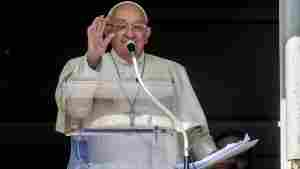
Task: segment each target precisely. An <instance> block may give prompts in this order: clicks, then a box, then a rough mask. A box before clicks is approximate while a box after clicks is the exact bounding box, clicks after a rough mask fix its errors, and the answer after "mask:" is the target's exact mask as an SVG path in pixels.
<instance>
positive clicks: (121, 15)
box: [112, 4, 146, 23]
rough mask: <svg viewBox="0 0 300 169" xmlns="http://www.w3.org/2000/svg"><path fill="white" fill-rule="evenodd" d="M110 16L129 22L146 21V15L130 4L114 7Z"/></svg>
mask: <svg viewBox="0 0 300 169" xmlns="http://www.w3.org/2000/svg"><path fill="white" fill-rule="evenodd" d="M112 18H113V19H114V20H117V21H118V20H119V21H127V22H129V23H137V22H138V23H146V16H145V15H144V13H143V11H141V9H139V8H138V7H137V6H135V5H132V4H123V5H120V6H118V7H116V8H115V9H114V10H113V12H112Z"/></svg>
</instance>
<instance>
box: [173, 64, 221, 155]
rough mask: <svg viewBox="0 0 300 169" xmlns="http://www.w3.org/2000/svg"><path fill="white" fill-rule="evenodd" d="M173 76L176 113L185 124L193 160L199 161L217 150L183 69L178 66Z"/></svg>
mask: <svg viewBox="0 0 300 169" xmlns="http://www.w3.org/2000/svg"><path fill="white" fill-rule="evenodd" d="M175 72H176V74H175V75H174V81H175V87H176V93H177V97H176V98H177V102H176V105H177V113H178V116H179V118H180V120H182V121H183V122H184V124H185V126H186V127H185V128H186V129H187V132H188V135H189V145H190V148H191V154H192V156H193V158H194V160H200V159H202V158H204V157H205V156H207V155H209V154H211V153H212V152H214V151H215V150H216V149H217V148H216V145H215V143H214V141H213V139H212V137H211V136H210V133H209V128H208V125H207V120H206V117H205V114H204V111H203V109H202V107H201V105H200V103H199V101H198V98H197V96H196V94H195V92H194V89H193V88H192V85H191V83H190V80H189V77H188V74H187V72H186V70H185V68H184V67H183V66H181V65H178V66H177V67H176V69H175Z"/></svg>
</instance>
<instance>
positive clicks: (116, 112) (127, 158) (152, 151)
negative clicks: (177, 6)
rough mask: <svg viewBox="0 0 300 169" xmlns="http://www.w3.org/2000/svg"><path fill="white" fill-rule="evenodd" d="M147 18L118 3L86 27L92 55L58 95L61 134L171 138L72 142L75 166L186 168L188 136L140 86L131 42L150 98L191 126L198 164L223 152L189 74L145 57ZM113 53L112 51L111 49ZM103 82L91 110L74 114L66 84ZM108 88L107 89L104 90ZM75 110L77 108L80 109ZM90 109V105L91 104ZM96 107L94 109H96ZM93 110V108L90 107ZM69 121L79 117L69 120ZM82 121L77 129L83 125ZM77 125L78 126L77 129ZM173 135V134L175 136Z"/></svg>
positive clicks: (68, 70) (70, 65)
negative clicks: (88, 131)
mask: <svg viewBox="0 0 300 169" xmlns="http://www.w3.org/2000/svg"><path fill="white" fill-rule="evenodd" d="M147 24H148V15H147V14H146V12H145V10H144V9H143V8H142V7H141V6H140V5H138V4H137V3H134V2H130V1H124V2H121V3H118V4H117V5H115V6H114V7H113V8H112V9H111V10H110V11H109V13H108V15H107V16H106V17H104V16H99V17H97V18H95V20H94V21H93V23H92V24H91V25H90V26H89V27H88V29H87V35H88V50H87V52H86V54H85V55H84V56H81V57H77V58H74V59H71V60H70V61H68V62H67V64H66V65H65V67H64V68H63V71H62V73H61V75H60V78H59V83H58V85H57V90H56V101H57V105H58V116H57V122H56V130H57V131H59V132H62V133H65V134H66V133H68V132H70V131H71V130H72V128H73V127H74V126H76V125H77V126H80V127H82V128H106V129H109V128H117V129H118V128H119V129H124V128H126V129H132V128H143V129H147V128H149V129H151V128H153V127H158V128H160V127H161V128H166V129H167V130H166V131H167V132H165V133H159V134H157V133H153V134H149V133H143V132H141V133H137V132H136V133H126V132H124V133H122V132H120V133H105V134H101V133H99V135H95V136H84V137H80V136H71V145H72V148H71V150H72V152H71V156H70V161H69V168H70V169H75V168H77V167H79V166H80V167H82V168H84V167H94V168H105V169H110V168H116V169H123V168H124V169H125V168H126V169H158V168H164V169H171V168H174V166H175V164H177V163H182V161H183V153H182V151H183V150H182V145H181V143H182V138H181V136H180V134H178V133H177V132H172V130H171V129H172V125H170V124H171V122H170V119H169V118H168V117H167V116H166V115H165V114H164V113H163V112H162V110H161V109H160V108H159V107H157V106H156V105H155V104H153V102H152V100H151V99H150V98H149V97H147V95H146V94H145V92H144V91H143V90H142V88H141V87H140V86H139V84H138V83H137V82H136V76H135V73H134V69H133V66H132V59H131V56H130V53H129V52H128V49H127V42H128V41H133V42H134V43H135V45H136V46H135V48H136V52H135V53H136V58H137V62H138V67H139V70H140V73H141V77H142V79H143V81H145V84H146V85H147V86H148V87H150V90H151V92H152V93H153V95H154V96H155V97H157V98H158V100H159V101H161V103H162V104H163V105H165V106H166V107H167V108H168V109H170V110H171V111H172V112H173V113H174V115H175V116H176V117H177V118H178V119H179V120H180V121H181V122H182V124H184V125H183V126H184V127H185V129H186V131H187V132H188V136H189V142H190V145H189V147H190V150H191V154H192V155H193V159H194V160H200V159H202V158H203V157H205V156H207V155H208V154H210V153H212V152H213V151H215V150H216V146H215V144H214V142H213V140H212V138H211V136H210V134H209V129H208V125H207V120H206V117H205V114H204V112H203V110H202V108H201V105H200V103H199V102H198V100H197V97H196V95H195V93H194V90H193V88H192V86H191V84H190V81H189V78H188V75H187V73H186V71H185V68H184V67H183V66H182V65H180V64H179V63H176V62H174V61H170V60H167V59H163V58H160V57H158V56H154V55H151V54H148V53H145V52H144V46H145V45H146V44H147V43H148V40H149V37H150V35H151V28H150V27H149V26H147ZM109 45H111V47H112V49H111V50H110V51H107V49H108V46H109ZM87 80H88V81H96V82H103V83H102V86H101V85H100V86H101V87H100V88H98V90H97V91H96V93H97V94H93V96H95V95H97V98H94V99H92V104H89V103H91V102H86V104H87V106H86V107H90V108H88V109H82V111H81V112H77V113H72V112H71V113H70V112H68V110H70V109H69V108H68V106H69V105H70V104H72V99H69V100H68V98H69V97H68V96H67V94H66V93H68V92H66V90H67V89H66V88H64V87H63V86H64V84H66V83H68V82H71V81H87ZM105 84H106V85H105ZM74 104H75V103H74ZM88 105H89V106H88ZM91 105H92V106H91ZM91 107H92V108H91ZM69 119H73V121H71V122H70V120H69ZM76 121H77V122H78V123H76ZM73 123H74V124H73ZM169 129H170V130H169Z"/></svg>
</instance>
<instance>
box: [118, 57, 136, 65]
mask: <svg viewBox="0 0 300 169" xmlns="http://www.w3.org/2000/svg"><path fill="white" fill-rule="evenodd" d="M119 57H121V58H122V59H124V60H125V61H126V62H127V63H128V64H130V65H131V64H133V62H132V59H131V56H129V55H126V56H124V55H119Z"/></svg>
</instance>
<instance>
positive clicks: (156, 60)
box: [145, 53, 185, 70]
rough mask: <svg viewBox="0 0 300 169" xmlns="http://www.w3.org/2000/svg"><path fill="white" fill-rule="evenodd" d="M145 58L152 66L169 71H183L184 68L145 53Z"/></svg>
mask: <svg viewBox="0 0 300 169" xmlns="http://www.w3.org/2000/svg"><path fill="white" fill-rule="evenodd" d="M145 56H146V57H147V59H148V60H149V61H150V63H152V64H154V65H160V66H167V67H168V68H169V69H175V70H185V67H184V66H183V65H182V64H180V63H178V62H176V61H173V60H170V59H166V58H163V57H161V56H157V55H153V54H149V53H145Z"/></svg>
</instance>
